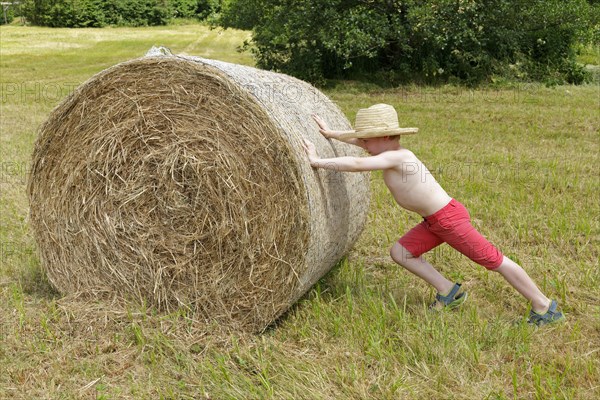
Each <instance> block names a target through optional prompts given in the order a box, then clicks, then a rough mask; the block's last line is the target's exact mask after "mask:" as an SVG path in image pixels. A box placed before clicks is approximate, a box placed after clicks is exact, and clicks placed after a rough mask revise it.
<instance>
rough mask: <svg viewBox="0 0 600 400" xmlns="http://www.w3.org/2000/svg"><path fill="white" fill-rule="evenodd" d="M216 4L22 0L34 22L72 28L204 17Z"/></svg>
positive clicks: (214, 0) (211, 0)
mask: <svg viewBox="0 0 600 400" xmlns="http://www.w3.org/2000/svg"><path fill="white" fill-rule="evenodd" d="M218 7H219V1H218V0H24V3H23V5H22V10H23V15H24V16H25V17H26V19H27V20H28V21H29V22H30V23H31V24H33V25H43V26H51V27H70V28H74V27H102V26H106V25H122V26H149V25H166V24H167V23H168V22H169V21H170V20H171V19H172V18H198V19H204V18H206V17H207V16H208V15H209V14H211V13H213V12H215V10H217V9H218Z"/></svg>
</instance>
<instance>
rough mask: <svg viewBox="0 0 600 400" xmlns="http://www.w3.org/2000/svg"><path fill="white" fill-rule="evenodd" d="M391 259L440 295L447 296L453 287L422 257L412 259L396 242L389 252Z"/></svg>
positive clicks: (408, 252)
mask: <svg viewBox="0 0 600 400" xmlns="http://www.w3.org/2000/svg"><path fill="white" fill-rule="evenodd" d="M390 255H391V256H392V259H393V260H394V261H396V262H397V263H398V264H400V265H402V266H403V267H404V268H406V269H407V270H409V271H410V272H412V273H413V274H415V275H417V276H418V277H419V278H421V279H423V280H424V281H425V282H427V283H429V284H430V285H432V286H433V287H435V289H436V290H437V291H438V293H441V294H448V293H450V290H451V289H452V287H453V286H454V283H453V282H452V281H449V280H448V279H446V278H445V277H444V276H443V275H442V274H440V273H439V271H438V270H437V269H435V268H434V267H433V265H431V264H429V263H428V262H427V261H425V259H424V258H423V257H422V256H419V257H414V256H413V255H412V254H411V253H410V251H408V250H407V249H406V248H405V247H404V246H402V245H401V244H400V243H398V242H396V243H395V244H394V246H392V250H391V251H390Z"/></svg>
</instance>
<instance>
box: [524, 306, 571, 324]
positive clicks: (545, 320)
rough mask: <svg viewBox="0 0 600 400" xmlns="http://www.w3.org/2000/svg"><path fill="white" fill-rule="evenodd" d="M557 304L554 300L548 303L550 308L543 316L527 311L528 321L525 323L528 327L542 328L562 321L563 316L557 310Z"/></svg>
mask: <svg viewBox="0 0 600 400" xmlns="http://www.w3.org/2000/svg"><path fill="white" fill-rule="evenodd" d="M557 308H558V303H557V302H556V300H552V301H551V302H550V307H548V311H546V313H545V314H538V313H536V312H535V311H533V310H531V311H529V319H528V320H527V323H528V324H530V325H537V326H542V325H546V324H550V323H553V322H559V321H564V320H565V316H564V315H563V313H562V312H560V311H558V310H557Z"/></svg>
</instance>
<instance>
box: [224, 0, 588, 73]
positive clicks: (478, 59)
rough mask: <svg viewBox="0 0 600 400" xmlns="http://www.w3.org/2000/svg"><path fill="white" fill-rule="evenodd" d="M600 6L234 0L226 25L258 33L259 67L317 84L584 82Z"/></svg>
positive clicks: (580, 0)
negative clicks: (364, 78)
mask: <svg viewBox="0 0 600 400" xmlns="http://www.w3.org/2000/svg"><path fill="white" fill-rule="evenodd" d="M593 9H594V6H592V5H591V4H590V3H589V2H588V1H586V0H435V1H434V0H393V1H390V0H315V1H311V2H298V1H294V0H251V1H247V0H246V1H244V0H229V1H228V2H227V3H226V4H225V5H224V7H223V13H222V16H221V21H220V22H221V24H222V25H223V26H226V27H229V26H233V27H242V28H250V27H251V28H253V33H254V37H253V45H254V48H253V51H254V53H255V56H256V58H257V63H258V64H259V66H261V67H263V68H269V69H276V70H281V71H283V72H287V73H290V74H292V75H295V76H298V77H300V78H303V79H307V80H310V81H313V82H322V81H323V80H324V79H326V78H347V77H355V76H357V75H358V76H360V75H367V74H368V75H371V76H372V75H373V74H375V75H378V76H381V77H384V78H385V79H386V80H391V81H398V80H401V78H403V79H407V78H409V79H414V78H418V79H423V80H426V81H432V80H452V79H459V80H461V81H463V82H467V83H476V82H480V81H483V80H487V79H490V78H491V77H493V76H494V75H496V74H501V75H508V76H510V77H512V78H518V79H523V80H550V81H552V82H556V83H559V82H572V83H580V82H582V81H584V80H585V79H586V76H585V72H584V70H583V69H582V68H580V67H579V66H578V65H577V64H575V51H574V49H575V48H576V45H577V44H578V43H579V42H581V41H586V40H588V39H589V38H590V33H591V32H592V26H593V22H592V21H593V18H592V16H593V15H594V14H593Z"/></svg>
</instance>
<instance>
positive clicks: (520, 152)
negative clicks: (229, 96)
mask: <svg viewBox="0 0 600 400" xmlns="http://www.w3.org/2000/svg"><path fill="white" fill-rule="evenodd" d="M247 37H248V33H247V32H239V31H225V32H222V31H219V30H212V31H211V30H209V29H207V28H206V27H203V26H197V25H194V26H174V27H167V28H164V27H163V28H142V29H129V28H107V29H72V30H64V29H45V28H31V27H19V26H3V27H2V28H0V68H1V69H0V71H1V74H0V84H1V86H0V88H1V90H2V93H1V96H2V98H1V100H2V102H1V119H0V145H1V149H0V157H1V164H0V165H1V166H2V169H1V171H0V173H1V175H0V189H1V198H0V227H1V229H0V244H1V248H0V250H1V258H0V261H1V263H2V264H1V265H0V399H80V398H96V399H128V398H131V399H159V398H164V399H270V398H273V399H310V400H313V399H415V398H417V399H540V400H545V399H585V400H587V399H593V398H599V397H600V383H599V382H600V361H599V360H600V351H599V349H600V306H599V305H600V292H599V284H600V276H599V275H600V272H599V264H598V259H599V247H598V245H599V241H600V226H599V225H600V221H599V218H600V210H599V196H598V193H600V187H599V186H600V184H599V176H600V171H599V168H600V167H599V159H598V154H599V131H598V126H599V124H598V123H599V121H598V107H599V105H600V104H599V100H600V97H599V96H600V91H599V88H598V87H597V86H591V85H590V86H580V87H571V86H560V87H555V88H545V87H543V86H538V85H514V86H512V87H503V88H501V89H495V88H482V89H477V90H469V89H464V88H459V87H454V86H443V87H401V88H395V89H381V88H378V87H375V86H371V85H368V84H364V83H359V82H338V83H337V85H335V86H332V87H331V88H329V89H327V90H325V92H326V93H327V94H328V95H329V96H330V97H331V98H332V99H333V100H334V101H335V102H336V103H337V104H338V105H339V106H340V107H341V108H342V110H343V111H344V112H345V113H346V115H347V116H348V118H349V119H350V120H354V115H355V113H356V110H357V109H358V108H360V107H365V106H369V105H371V104H373V103H378V102H386V103H390V104H393V105H394V106H395V107H396V108H397V110H398V112H399V115H400V120H401V124H402V125H405V126H418V127H420V128H421V131H420V133H419V134H418V135H415V136H410V137H407V138H405V139H403V140H402V143H403V144H404V145H405V146H406V147H408V148H410V149H411V150H413V151H414V152H415V153H416V154H417V155H419V156H420V158H421V159H422V160H423V161H424V162H425V164H426V165H427V166H428V167H429V169H430V170H431V172H432V173H433V174H434V175H435V176H436V178H437V179H438V180H439V181H440V182H441V183H442V185H443V186H444V187H445V188H446V190H447V191H448V192H449V193H450V194H451V195H452V196H454V197H456V198H457V199H459V200H460V201H462V202H463V203H465V204H466V206H467V207H468V208H469V210H470V212H471V215H472V217H473V221H474V224H475V225H476V226H477V227H478V228H479V229H480V230H481V231H482V232H483V233H484V234H485V235H486V236H487V237H488V238H489V239H491V240H492V241H493V242H494V243H496V244H497V245H498V247H500V248H501V250H502V251H503V252H504V253H505V254H507V255H509V256H510V257H512V258H513V259H515V260H516V261H518V262H519V263H521V264H522V265H523V267H524V268H525V269H526V270H527V271H528V273H529V274H530V275H531V276H532V277H533V278H534V280H535V281H536V282H538V284H539V285H540V286H541V288H542V289H543V291H544V292H545V293H547V294H548V295H549V296H551V297H552V298H556V299H558V301H559V302H560V304H561V306H562V307H563V310H564V311H566V313H567V318H568V320H567V322H566V323H565V324H561V325H557V326H552V327H547V328H544V329H535V328H532V327H529V326H526V325H525V324H523V323H519V322H522V319H523V316H524V315H526V313H527V304H526V302H525V301H524V300H523V299H522V298H521V297H520V296H519V295H518V294H517V292H516V291H514V290H513V289H512V288H510V287H509V286H508V285H507V284H506V283H505V282H504V281H503V280H502V278H501V277H500V276H499V275H497V274H494V273H490V272H487V271H486V270H485V269H483V268H482V267H479V266H477V265H475V264H474V263H472V262H471V261H469V260H468V259H466V258H464V257H463V256H461V255H459V254H457V253H456V252H454V251H453V250H451V249H449V248H448V247H447V246H441V247H440V248H438V249H436V250H434V251H432V252H431V254H429V255H428V259H429V260H430V261H431V262H432V263H434V264H435V265H437V266H438V267H439V269H440V270H441V271H442V272H443V273H444V274H446V275H447V276H449V277H450V278H452V279H454V280H457V281H462V282H464V285H465V287H466V288H467V290H468V291H469V293H470V298H469V301H468V302H467V303H466V304H465V305H464V307H463V308H462V309H460V310H458V311H456V312H450V313H441V314H435V315H432V314H430V313H427V312H426V306H427V304H428V303H429V302H430V301H431V299H432V298H433V295H434V293H433V291H432V290H431V289H430V288H428V287H427V286H426V285H425V284H423V283H422V282H420V281H419V280H418V279H417V278H415V277H413V276H411V275H409V274H408V273H407V272H405V271H403V270H402V268H400V267H398V266H397V265H395V264H394V263H393V262H392V261H391V259H390V258H389V256H388V250H389V248H390V247H391V245H392V244H393V243H394V241H395V240H396V239H397V238H398V237H399V236H400V235H401V234H402V233H404V232H405V231H406V230H408V229H409V228H411V227H412V226H413V225H414V224H415V223H417V222H418V221H419V218H418V217H417V216H416V215H413V214H410V213H408V212H406V211H403V210H402V209H400V208H399V207H398V206H396V205H395V203H394V201H393V199H392V198H391V196H390V195H389V194H388V193H387V190H386V188H385V186H384V185H383V182H382V180H381V174H380V173H373V174H372V199H371V211H370V215H369V221H368V224H367V226H366V228H365V231H364V233H363V235H362V236H361V238H360V240H359V241H358V243H357V244H356V246H355V248H354V250H353V251H352V252H351V253H350V254H349V255H348V257H347V258H346V259H344V260H343V261H342V262H340V263H339V265H338V266H337V267H336V268H334V269H333V270H332V271H331V272H330V273H329V274H328V275H327V276H325V277H324V278H323V279H322V280H321V281H320V282H319V283H318V284H317V285H316V286H315V287H314V288H313V289H312V290H310V291H309V292H308V293H307V295H306V296H305V297H304V298H303V299H302V300H301V301H300V302H299V303H298V304H297V305H296V306H294V307H293V308H292V309H291V310H290V311H289V312H288V313H287V314H286V315H285V316H284V317H283V318H281V319H280V320H279V321H278V322H277V324H276V325H275V326H273V327H272V328H270V329H269V330H268V331H267V332H265V333H264V334H262V335H236V334H227V335H224V336H218V335H216V334H215V332H218V327H214V331H215V332H213V333H212V334H211V333H209V334H207V333H206V332H205V329H204V327H203V326H202V325H201V324H199V323H198V322H197V321H195V320H194V319H193V316H191V315H186V314H185V313H174V314H170V315H161V314H157V313H155V312H153V311H152V310H150V309H146V308H144V307H141V306H131V305H129V306H127V305H123V304H120V303H118V302H115V303H114V304H110V303H106V302H89V301H87V302H86V301H83V300H79V299H77V298H61V297H60V296H59V295H58V294H57V293H56V292H55V291H54V290H53V289H52V288H51V286H50V285H49V283H48V282H47V281H46V279H45V278H44V275H43V273H42V272H41V269H40V266H39V261H38V259H37V257H36V256H35V250H34V249H35V244H34V241H33V239H32V235H31V232H30V230H29V227H28V222H27V212H28V204H27V198H26V194H25V178H26V174H27V169H28V167H27V163H28V160H29V158H30V155H31V152H32V149H33V143H34V141H35V137H36V129H37V127H38V125H39V124H40V123H41V122H42V121H43V120H44V119H45V118H46V116H47V115H48V113H49V112H50V111H51V109H52V108H53V107H54V106H55V105H56V104H58V102H59V101H60V100H61V99H62V98H63V97H64V96H65V95H66V94H67V93H68V92H69V91H70V90H72V88H73V87H74V86H75V85H77V84H79V83H81V82H83V81H84V80H86V79H87V78H89V77H90V76H91V75H93V74H94V73H96V72H99V71H101V70H102V69H104V68H107V67H109V66H111V65H114V64H116V63H118V62H121V61H125V60H128V59H131V58H134V57H138V56H141V55H143V54H144V53H145V51H146V50H148V48H149V47H150V46H152V45H158V44H163V45H166V46H168V47H170V48H171V49H172V50H173V51H174V52H176V53H181V52H185V53H188V54H194V55H201V56H206V57H213V58H217V59H221V60H225V61H231V62H236V63H243V64H248V65H251V64H252V59H251V57H250V56H249V55H248V54H240V53H238V52H236V47H237V46H239V45H240V44H241V43H242V42H243V40H244V39H246V38H247Z"/></svg>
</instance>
